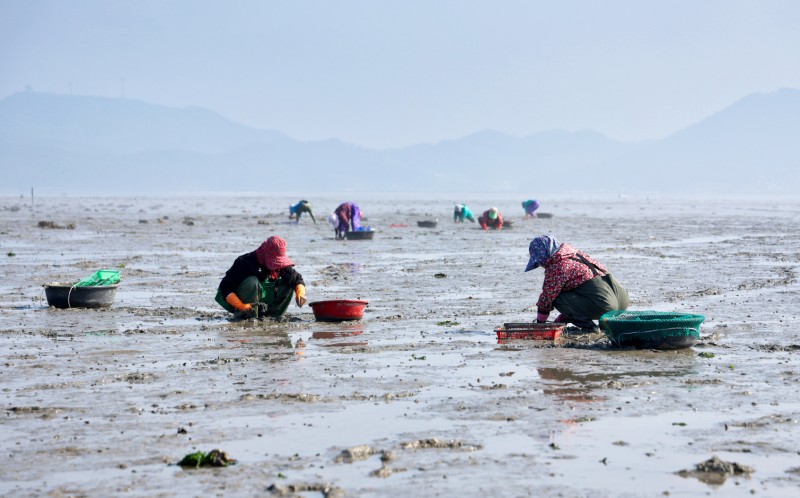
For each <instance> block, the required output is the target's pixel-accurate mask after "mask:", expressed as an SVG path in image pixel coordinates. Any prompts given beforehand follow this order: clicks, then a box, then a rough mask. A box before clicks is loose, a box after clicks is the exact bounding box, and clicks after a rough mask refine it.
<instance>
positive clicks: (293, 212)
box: [289, 200, 317, 225]
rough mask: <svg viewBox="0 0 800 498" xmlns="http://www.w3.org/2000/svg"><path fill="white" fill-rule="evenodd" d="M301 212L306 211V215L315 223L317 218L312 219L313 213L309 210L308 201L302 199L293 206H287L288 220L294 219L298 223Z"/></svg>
mask: <svg viewBox="0 0 800 498" xmlns="http://www.w3.org/2000/svg"><path fill="white" fill-rule="evenodd" d="M303 213H308V215H309V216H311V221H313V222H314V224H315V225H316V223H317V220H316V219H314V213H312V212H311V204H310V203H309V202H308V201H306V200H302V201H300V202H298V203H297V204H295V205H294V206H289V219H290V220H296V221H297V223H300V216H301V215H302V214H303Z"/></svg>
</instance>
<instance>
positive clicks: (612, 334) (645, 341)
mask: <svg viewBox="0 0 800 498" xmlns="http://www.w3.org/2000/svg"><path fill="white" fill-rule="evenodd" d="M703 320H705V317H704V316H703V315H695V314H691V313H680V312H669V311H629V310H625V311H609V312H608V313H606V314H604V315H603V316H601V317H600V328H601V329H603V332H605V334H606V336H607V337H608V339H609V340H610V341H611V343H612V344H614V345H615V346H620V347H635V348H647V349H681V348H688V347H691V346H694V345H695V344H696V343H697V340H698V339H700V324H701V323H703Z"/></svg>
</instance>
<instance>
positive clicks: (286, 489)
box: [267, 484, 345, 498]
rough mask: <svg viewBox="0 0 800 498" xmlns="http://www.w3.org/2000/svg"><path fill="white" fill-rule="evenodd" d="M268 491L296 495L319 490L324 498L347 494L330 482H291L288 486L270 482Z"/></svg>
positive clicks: (282, 494) (281, 494)
mask: <svg viewBox="0 0 800 498" xmlns="http://www.w3.org/2000/svg"><path fill="white" fill-rule="evenodd" d="M267 491H269V492H270V493H272V494H274V495H278V496H294V495H297V494H298V493H305V492H308V491H318V492H320V493H322V496H323V497H324V498H342V497H344V496H345V492H344V490H343V489H341V488H336V487H333V486H331V485H330V484H289V485H287V486H279V485H277V484H270V486H269V487H268V488H267Z"/></svg>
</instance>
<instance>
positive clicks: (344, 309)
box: [308, 299, 368, 322]
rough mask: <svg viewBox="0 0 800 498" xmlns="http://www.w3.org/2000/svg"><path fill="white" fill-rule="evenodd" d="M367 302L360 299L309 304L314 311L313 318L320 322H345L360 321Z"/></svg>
mask: <svg viewBox="0 0 800 498" xmlns="http://www.w3.org/2000/svg"><path fill="white" fill-rule="evenodd" d="M367 304H368V303H367V301H362V300H360V299H333V300H330V301H315V302H313V303H309V304H308V305H309V306H311V309H312V310H313V311H314V318H316V319H317V321H320V322H342V321H345V320H361V317H363V316H364V308H366V307H367Z"/></svg>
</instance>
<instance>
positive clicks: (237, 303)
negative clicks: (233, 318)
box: [225, 292, 253, 311]
mask: <svg viewBox="0 0 800 498" xmlns="http://www.w3.org/2000/svg"><path fill="white" fill-rule="evenodd" d="M225 301H227V302H228V304H230V305H231V306H233V307H234V308H236V311H250V310H252V309H253V306H252V305H250V304H249V303H247V304H246V303H243V302H242V300H241V299H239V296H237V295H236V293H235V292H231V293H230V294H228V296H227V297H226V298H225Z"/></svg>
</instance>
